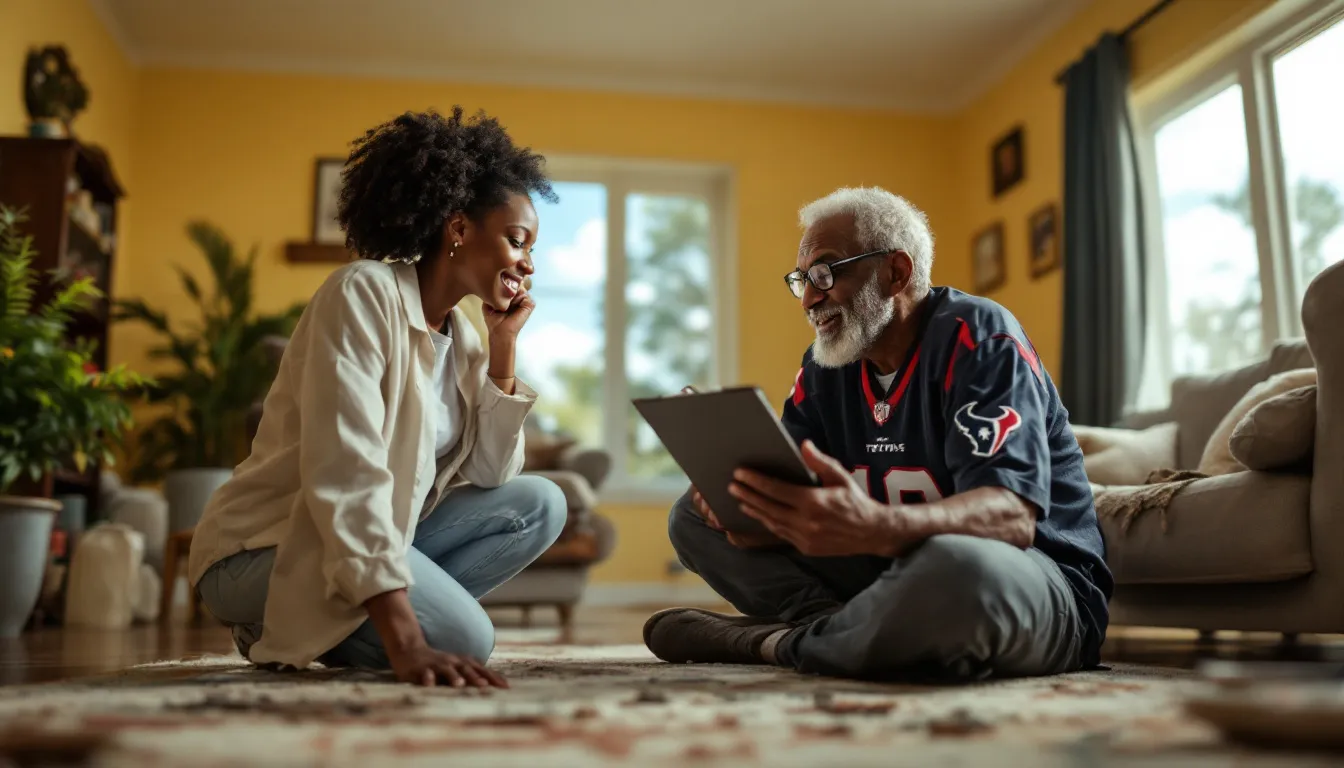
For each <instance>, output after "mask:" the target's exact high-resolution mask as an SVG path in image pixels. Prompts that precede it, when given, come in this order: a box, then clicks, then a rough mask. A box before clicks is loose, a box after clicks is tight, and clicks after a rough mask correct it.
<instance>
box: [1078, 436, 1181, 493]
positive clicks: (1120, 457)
mask: <svg viewBox="0 0 1344 768" xmlns="http://www.w3.org/2000/svg"><path fill="white" fill-rule="evenodd" d="M1176 429H1177V427H1176V424H1175V422H1172V423H1168V424H1157V425H1154V426H1151V427H1149V428H1147V429H1142V430H1140V429H1112V428H1107V427H1087V426H1075V427H1074V428H1073V434H1074V436H1075V437H1076V438H1078V446H1079V447H1080V448H1082V449H1083V470H1084V471H1085V472H1086V473H1087V479H1088V481H1089V482H1090V483H1092V484H1093V485H1103V486H1105V485H1143V483H1144V481H1145V480H1146V479H1147V478H1148V475H1149V474H1150V473H1152V471H1153V470H1155V469H1166V468H1170V467H1172V466H1174V465H1175V464H1176Z"/></svg>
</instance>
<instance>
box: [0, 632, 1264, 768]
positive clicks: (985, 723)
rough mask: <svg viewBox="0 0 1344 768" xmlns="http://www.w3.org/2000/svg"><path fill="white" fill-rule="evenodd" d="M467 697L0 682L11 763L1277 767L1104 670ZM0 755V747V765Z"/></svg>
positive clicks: (531, 650) (231, 675)
mask: <svg viewBox="0 0 1344 768" xmlns="http://www.w3.org/2000/svg"><path fill="white" fill-rule="evenodd" d="M494 665H495V666H497V668H498V669H500V671H502V672H503V673H504V674H506V675H507V676H508V677H509V680H510V682H511V684H512V686H513V687H512V688H511V689H510V690H507V691H499V692H494V693H491V694H489V695H482V694H477V693H473V692H463V691H458V690H453V689H444V688H439V689H423V688H413V687H409V686H401V685H395V684H392V683H390V682H389V680H388V678H387V677H385V676H381V675H376V674H372V673H367V672H359V671H353V670H324V669H314V670H309V671H306V672H303V673H288V674H286V673H272V672H264V671H260V670H256V669H253V668H251V667H250V666H248V665H247V664H246V663H245V662H244V661H243V660H242V659H240V658H237V657H211V658H205V659H198V660H193V661H174V662H160V663H156V664H150V665H145V666H141V667H134V668H131V669H128V670H124V671H122V672H119V673H117V674H114V675H108V676H102V677H98V678H91V679H85V680H79V681H71V682H64V683H58V684H50V685H42V686H21V687H15V688H7V689H0V725H7V726H8V728H7V729H5V728H0V730H5V731H7V732H6V735H5V736H4V741H5V746H4V750H7V751H8V752H9V754H10V755H11V756H15V755H18V756H22V755H23V754H27V755H28V756H29V757H30V758H32V757H34V756H37V757H42V756H47V757H53V756H59V754H61V753H65V754H66V755H68V756H69V757H73V758H75V759H76V762H83V763H84V764H89V765H99V766H118V767H120V766H178V765H183V766H185V765H191V766H207V765H253V766H300V765H303V766H311V765H334V766H344V765H352V766H370V765H377V766H383V765H425V766H431V765H432V766H442V765H445V764H451V765H484V764H488V765H492V766H525V767H526V768H538V766H545V768H553V767H554V766H568V765H584V766H588V765H608V764H626V763H629V764H634V763H639V764H643V765H685V764H691V763H693V764H709V765H712V764H722V765H745V764H758V763H759V764H769V765H771V766H793V765H798V766H813V765H883V766H892V765H912V766H913V765H920V766H928V765H996V766H998V765H1031V766H1048V765H1068V766H1086V765H1127V764H1137V763H1139V762H1142V763H1143V764H1144V765H1146V766H1152V765H1173V766H1175V765H1180V766H1189V765H1225V764H1227V763H1228V762H1229V761H1236V762H1237V763H1238V764H1240V765H1248V764H1257V765H1259V764H1265V765H1269V764H1286V763H1282V762H1280V760H1282V759H1283V757H1282V756H1279V757H1277V758H1276V757H1274V756H1273V755H1269V754H1266V755H1260V756H1259V758H1260V759H1256V758H1257V756H1256V755H1255V754H1254V753H1247V752H1243V751H1241V750H1238V749H1236V748H1233V747H1230V746H1228V745H1225V744H1224V743H1223V742H1222V740H1221V739H1220V737H1219V736H1218V734H1217V733H1216V732H1214V731H1213V730H1212V729H1210V728H1208V727H1206V726H1204V725H1203V724H1201V723H1199V722H1198V721H1196V720H1194V719H1192V718H1190V717H1189V716H1187V715H1186V714H1184V712H1183V709H1182V706H1181V696H1182V690H1183V689H1184V688H1185V687H1186V686H1190V685H1194V684H1195V681H1193V680H1191V679H1190V678H1189V677H1188V675H1187V673H1182V672H1175V671H1171V670H1160V669H1155V668H1150V667H1133V666H1116V667H1115V668H1114V669H1111V670H1108V671H1099V672H1086V673H1078V674H1073V675H1067V676H1062V677H1056V678H1048V679H1034V680H1016V681H1003V682H993V683H986V684H981V685H975V686H968V687H956V688H923V687H911V686H891V685H876V684H864V683H856V682H850V681H841V680H831V679H824V678H814V677H804V676H801V675H797V674H794V673H790V672H786V671H783V670H777V669H770V668H758V667H731V666H713V667H710V666H691V665H668V664H663V663H661V662H658V661H657V660H655V659H654V658H652V657H651V656H650V655H649V653H648V652H647V651H646V650H645V649H644V648H643V647H640V646H589V647H584V646H562V645H549V644H548V645H541V644H538V645H512V646H506V647H502V648H501V649H500V651H499V652H497V654H496V658H495V662H494ZM2 764H4V759H3V757H0V765H2Z"/></svg>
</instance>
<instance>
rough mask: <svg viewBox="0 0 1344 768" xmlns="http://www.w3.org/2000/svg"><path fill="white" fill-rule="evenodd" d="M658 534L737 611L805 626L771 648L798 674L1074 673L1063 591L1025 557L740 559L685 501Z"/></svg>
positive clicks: (935, 546) (742, 553)
mask: <svg viewBox="0 0 1344 768" xmlns="http://www.w3.org/2000/svg"><path fill="white" fill-rule="evenodd" d="M668 533H669V535H670V536H671V539H672V545H673V547H675V549H676V551H677V555H678V557H680V559H681V562H682V563H683V564H684V565H685V566H686V567H687V568H689V569H690V570H692V571H694V572H695V573H697V574H699V575H700V577H701V578H702V579H704V580H705V582H706V583H708V584H709V585H710V586H711V587H713V588H714V591H716V592H718V593H719V594H720V595H722V596H723V598H724V599H726V600H727V601H728V602H729V603H731V604H732V605H733V607H734V608H736V609H737V610H738V611H740V612H742V613H743V614H746V615H748V616H760V617H779V618H781V619H783V620H784V621H789V622H800V623H802V624H803V625H804V626H805V629H802V630H800V631H796V632H792V633H790V635H789V636H788V637H787V638H786V641H785V642H782V643H780V645H779V647H778V648H777V649H776V655H777V657H778V660H779V661H780V663H782V664H785V665H786V666H792V667H794V668H796V669H797V670H798V671H800V672H807V673H813V674H821V675H831V676H836V677H851V678H865V679H890V678H902V679H907V680H921V681H928V682H958V681H970V680H979V679H984V678H988V677H991V676H994V677H1026V676H1036V675H1049V674H1057V673H1060V672H1069V671H1073V670H1076V669H1078V668H1079V667H1080V663H1081V662H1080V656H1081V652H1082V642H1083V638H1082V634H1083V633H1082V625H1081V622H1080V618H1079V613H1078V606H1077V604H1076V602H1075V600H1074V594H1073V590H1072V589H1070V587H1069V583H1068V581H1066V580H1065V578H1064V574H1063V573H1061V572H1060V570H1059V567H1058V566H1056V565H1055V563H1054V561H1053V560H1051V559H1050V558H1049V557H1047V556H1046V555H1044V554H1043V553H1041V552H1040V551H1038V550H1036V549H1029V550H1021V549H1018V548H1016V547H1014V546H1012V545H1010V544H1005V543H1003V542H1001V541H992V540H989V539H982V538H976V537H972V536H953V535H946V536H935V537H933V538H931V539H928V540H927V541H925V542H924V543H923V544H921V545H920V546H919V547H917V548H916V549H915V550H914V551H912V552H910V553H909V554H908V555H906V556H904V557H900V558H897V559H895V560H892V559H888V558H881V557H807V556H805V555H803V554H801V553H799V552H798V551H797V550H794V549H792V548H787V549H770V550H743V549H738V548H737V547H735V546H733V545H732V544H729V543H728V540H727V538H726V537H725V536H724V535H723V534H722V533H719V532H718V531H715V530H714V529H712V528H710V527H709V526H707V525H706V524H705V522H704V520H703V519H702V518H701V517H700V516H699V515H698V514H696V513H695V510H694V509H693V507H692V506H691V502H690V497H689V495H688V496H686V497H683V498H682V499H681V500H680V501H678V502H677V504H676V505H675V506H673V508H672V513H671V516H670V518H669V520H668Z"/></svg>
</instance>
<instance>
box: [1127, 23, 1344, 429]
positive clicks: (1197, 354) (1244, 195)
mask: <svg viewBox="0 0 1344 768" xmlns="http://www.w3.org/2000/svg"><path fill="white" fill-rule="evenodd" d="M1297 7H1298V9H1299V10H1298V11H1297V12H1296V13H1295V15H1293V16H1292V17H1291V18H1287V17H1285V14H1284V13H1279V18H1277V19H1269V20H1268V21H1267V22H1266V23H1265V29H1264V30H1263V31H1262V32H1260V33H1259V34H1258V36H1256V37H1255V39H1254V40H1251V41H1250V42H1248V43H1246V44H1245V45H1243V46H1241V48H1240V49H1238V50H1237V51H1235V52H1234V53H1232V54H1231V55H1229V56H1227V57H1226V58H1224V59H1223V60H1222V61H1220V62H1219V63H1217V64H1215V65H1214V66H1212V67H1209V68H1207V69H1206V70H1204V71H1202V72H1201V73H1200V74H1199V75H1198V76H1196V77H1195V78H1192V79H1190V80H1188V81H1187V82H1186V83H1184V84H1183V85H1182V86H1181V87H1179V88H1178V89H1176V90H1174V91H1169V92H1167V93H1164V94H1162V95H1160V96H1158V97H1155V98H1153V99H1150V100H1149V101H1147V102H1144V97H1143V95H1142V94H1137V95H1136V98H1135V101H1136V114H1137V117H1138V123H1139V125H1140V130H1139V142H1140V147H1139V149H1140V153H1139V154H1140V157H1141V159H1142V162H1143V163H1144V165H1145V166H1146V167H1145V168H1144V171H1145V173H1144V176H1145V179H1144V182H1145V185H1146V194H1145V197H1146V198H1147V206H1148V215H1149V220H1150V221H1155V222H1157V226H1153V227H1151V230H1152V231H1151V232H1150V234H1151V238H1150V247H1149V253H1150V255H1151V256H1152V257H1153V261H1152V262H1150V264H1151V267H1150V277H1149V285H1148V293H1149V302H1148V306H1149V315H1150V325H1149V344H1148V348H1149V356H1148V358H1147V359H1146V361H1145V365H1144V382H1143V386H1142V389H1141V393H1140V401H1139V403H1138V404H1137V406H1138V407H1139V408H1153V407H1160V406H1161V405H1163V404H1165V402H1166V400H1167V398H1168V396H1169V395H1168V393H1169V391H1170V384H1171V380H1172V379H1173V378H1175V377H1177V376H1184V375H1191V374H1203V373H1216V372H1220V371H1224V370H1228V369H1232V368H1236V367H1238V366H1241V365H1243V364H1245V363H1248V362H1251V361H1253V360H1255V359H1257V358H1259V357H1261V356H1262V355H1263V354H1264V353H1265V352H1266V350H1267V349H1268V346H1269V345H1270V344H1272V343H1273V342H1274V340H1276V339H1279V338H1284V337H1291V336H1296V335H1300V333H1301V320H1300V318H1299V311H1300V307H1301V302H1302V296H1303V294H1304V293H1305V291H1306V287H1307V285H1308V284H1309V283H1310V282H1311V279H1312V278H1313V277H1315V276H1316V275H1317V274H1318V273H1319V272H1320V271H1321V270H1322V269H1324V268H1325V267H1326V266H1328V265H1329V264H1332V263H1334V262H1335V261H1339V260H1340V259H1342V258H1344V143H1341V142H1340V141H1339V140H1338V133H1339V131H1338V126H1339V125H1341V124H1344V102H1341V100H1340V99H1338V98H1337V97H1335V96H1334V94H1335V92H1336V91H1337V90H1338V85H1337V80H1338V73H1339V72H1344V24H1342V23H1340V18H1339V16H1337V15H1336V16H1330V15H1328V14H1326V12H1325V11H1326V10H1327V9H1330V8H1334V9H1336V10H1337V8H1338V4H1337V3H1334V2H1333V1H1332V2H1325V0H1316V1H1314V2H1308V3H1298V4H1297Z"/></svg>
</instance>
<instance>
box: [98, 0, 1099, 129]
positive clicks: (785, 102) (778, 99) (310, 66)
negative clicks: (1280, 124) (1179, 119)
mask: <svg viewBox="0 0 1344 768" xmlns="http://www.w3.org/2000/svg"><path fill="white" fill-rule="evenodd" d="M87 2H88V3H89V6H90V8H91V9H92V10H93V12H94V14H95V15H96V16H97V17H98V19H99V20H100V21H101V22H102V23H103V26H104V27H105V28H106V29H107V31H108V33H109V35H111V37H112V39H113V40H114V41H115V42H116V44H117V46H118V47H119V48H120V49H121V51H122V53H123V54H124V55H125V56H126V58H127V60H128V61H129V62H130V63H131V64H132V65H133V66H135V67H139V68H160V69H186V70H200V71H216V72H247V73H253V74H277V75H284V74H288V75H307V76H315V77H323V76H325V77H331V76H335V77H351V78H368V79H379V80H420V81H429V82H445V83H460V84H479V85H500V86H514V87H534V88H546V89H557V90H582V91H597V92H606V93H625V94H632V95H646V96H662V97H672V98H686V99H697V100H708V101H735V102H749V103H759V104H772V105H779V106H801V107H833V108H841V109H851V110H864V111H875V112H897V113H905V114H913V115H928V116H949V115H953V114H956V113H958V112H960V111H962V110H964V109H966V108H967V107H969V106H971V105H972V104H974V103H975V102H976V101H977V100H979V99H980V98H981V97H983V96H984V95H985V94H987V93H988V92H989V91H991V90H992V89H993V88H994V87H995V86H997V85H998V84H1000V83H1001V82H1003V81H1004V80H1005V79H1006V78H1007V77H1008V75H1009V74H1011V72H1012V70H1013V68H1014V67H1016V66H1017V65H1018V64H1020V63H1021V62H1022V61H1023V60H1024V59H1026V57H1027V56H1029V55H1030V54H1031V52H1032V51H1034V50H1036V48H1038V47H1039V46H1040V45H1041V44H1042V43H1044V42H1045V41H1046V40H1048V39H1049V38H1050V37H1051V36H1052V35H1054V34H1056V33H1057V32H1058V31H1059V30H1060V29H1061V28H1062V27H1063V26H1064V25H1065V24H1067V23H1068V22H1069V21H1070V20H1071V19H1072V18H1073V17H1074V16H1076V15H1077V14H1078V12H1079V11H1081V10H1082V9H1083V8H1084V7H1086V6H1087V5H1089V4H1090V3H1091V2H1095V0H1089V2H1084V3H1080V4H1070V5H1066V6H1063V7H1061V8H1060V9H1059V10H1058V11H1057V12H1056V13H1054V14H1052V15H1050V16H1049V17H1046V18H1044V19H1043V20H1042V21H1041V23H1038V24H1037V25H1035V26H1034V27H1033V28H1032V29H1031V31H1030V32H1029V33H1028V34H1025V35H1023V36H1021V37H1020V38H1018V39H1017V40H1016V41H1015V42H1014V43H1013V45H1012V47H1011V48H1010V49H1008V50H1007V51H1005V52H1004V53H1003V54H1002V55H1000V56H998V57H995V59H994V61H993V62H992V63H991V64H989V65H987V66H985V67H983V68H982V72H983V73H984V74H982V75H980V76H978V77H975V78H973V79H970V80H968V81H967V84H966V86H965V87H963V88H960V89H949V90H948V92H947V93H946V94H945V95H941V96H938V97H932V98H920V97H910V96H906V97H901V96H895V95H892V94H889V93H884V92H881V91H879V90H877V89H863V88H833V87H809V86H801V85H780V84H760V83H751V82H741V81H739V82H731V81H727V80H713V79H708V78H704V79H700V78H681V77H676V76H668V77H660V76H645V75H627V74H619V73H609V72H603V73H594V72H565V71H563V70H562V69H561V68H555V67H551V68H522V67H513V68H509V67H499V66H498V65H497V64H492V65H491V66H488V67H487V66H482V65H471V64H456V65H444V66H437V65H425V64H423V63H414V62H406V61H396V60H391V59H383V60H356V59H350V58H342V57H335V56H332V57H324V56H288V55H277V54H256V53H209V52H201V51H173V50H153V49H142V48H140V47H139V46H137V45H136V44H135V43H134V40H133V39H132V37H131V36H130V34H129V33H128V32H127V31H126V28H125V26H124V25H123V24H122V23H121V21H120V19H119V18H118V16H117V12H116V10H115V8H114V5H115V0H87Z"/></svg>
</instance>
